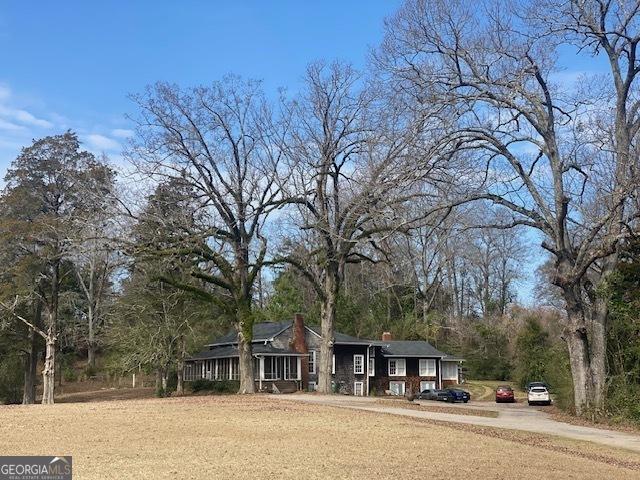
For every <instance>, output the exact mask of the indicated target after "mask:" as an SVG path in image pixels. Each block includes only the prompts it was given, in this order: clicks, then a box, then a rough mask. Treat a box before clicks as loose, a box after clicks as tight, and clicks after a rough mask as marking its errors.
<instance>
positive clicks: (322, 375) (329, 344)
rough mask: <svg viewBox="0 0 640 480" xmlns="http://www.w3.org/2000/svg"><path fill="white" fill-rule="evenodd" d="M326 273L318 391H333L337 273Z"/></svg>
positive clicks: (321, 320) (322, 308) (321, 321)
mask: <svg viewBox="0 0 640 480" xmlns="http://www.w3.org/2000/svg"><path fill="white" fill-rule="evenodd" d="M326 275H327V276H326V279H325V282H324V294H325V298H324V299H323V301H322V307H321V312H320V315H321V318H320V329H321V332H322V339H321V341H320V364H319V366H320V370H319V372H318V392H320V393H332V388H331V379H332V373H331V371H332V369H333V368H332V367H333V342H334V326H335V318H336V300H337V275H332V272H331V271H330V269H328V270H327V274H326Z"/></svg>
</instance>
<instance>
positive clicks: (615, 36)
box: [378, 0, 639, 413]
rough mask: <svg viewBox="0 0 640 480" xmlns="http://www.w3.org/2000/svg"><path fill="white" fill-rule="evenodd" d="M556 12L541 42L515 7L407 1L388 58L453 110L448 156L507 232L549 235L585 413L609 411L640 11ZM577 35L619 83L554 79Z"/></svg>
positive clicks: (385, 62) (407, 82)
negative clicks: (608, 298)
mask: <svg viewBox="0 0 640 480" xmlns="http://www.w3.org/2000/svg"><path fill="white" fill-rule="evenodd" d="M551 3H552V4H554V5H556V6H557V8H556V9H555V13H549V12H551V10H549V5H550V2H546V3H545V9H540V10H539V11H540V12H544V15H545V18H552V19H553V22H552V24H549V23H547V24H546V25H547V26H549V25H551V28H547V31H546V32H545V33H546V34H542V33H541V30H540V27H539V25H538V23H539V22H531V21H530V20H529V19H527V18H526V17H524V16H523V15H521V14H519V13H521V12H518V11H517V9H516V7H515V6H514V5H512V4H510V3H509V2H502V3H500V8H494V7H495V5H494V4H493V3H492V2H481V3H480V4H478V3H476V4H473V5H472V4H468V3H467V2H463V1H452V2H444V1H438V0H433V1H428V0H409V1H407V2H406V4H405V5H404V7H403V8H402V9H401V10H400V12H399V13H398V14H397V15H396V16H395V17H394V18H393V19H392V20H390V21H389V22H388V24H387V30H388V31H387V36H386V40H385V42H384V45H383V48H382V51H381V54H380V55H379V57H378V60H379V61H380V63H381V65H382V66H383V67H384V68H385V69H387V71H389V72H391V74H392V75H393V76H394V77H395V78H396V84H397V86H398V87H399V88H402V89H407V90H411V91H413V92H415V94H416V96H417V95H419V92H421V91H428V92H438V98H440V100H439V101H441V102H443V103H446V104H447V105H449V106H453V107H455V108H456V109H457V116H458V123H457V127H456V128H455V129H453V130H452V131H451V133H450V134H449V135H448V136H446V137H445V139H444V140H443V143H442V148H444V149H446V148H451V149H456V150H458V151H460V150H462V151H468V152H472V153H473V155H475V158H476V161H477V165H478V171H477V173H476V175H475V176H473V177H469V178H466V179H465V180H466V181H468V182H469V183H473V184H475V185H476V187H477V191H478V194H477V197H476V198H478V199H482V200H484V201H488V202H491V203H493V204H496V205H499V206H501V207H505V208H507V209H509V210H510V211H511V212H512V218H511V219H510V220H509V221H507V222H504V223H502V224H501V225H499V227H500V228H508V227H510V226H515V225H525V226H528V227H531V228H533V229H536V230H537V231H539V232H540V233H541V234H542V235H543V236H544V238H545V240H544V242H543V243H542V246H543V248H544V249H546V250H547V251H548V252H550V253H551V254H552V256H553V258H554V272H553V283H554V284H555V285H557V286H558V287H559V288H560V289H561V291H562V296H563V299H564V302H565V309H566V314H567V321H566V328H565V330H564V338H565V339H566V341H567V344H568V347H569V352H570V359H571V369H572V374H573V381H574V393H575V395H574V396H575V405H576V409H577V411H578V412H579V413H581V412H584V411H585V410H587V409H590V408H594V409H598V408H600V407H601V406H602V404H603V393H604V387H605V378H606V375H605V328H606V318H607V312H606V306H605V302H603V301H602V300H601V299H599V298H598V295H597V293H596V291H597V288H598V284H599V283H600V281H601V279H603V278H604V277H606V271H607V270H609V269H610V265H611V263H615V259H614V256H615V255H614V254H615V252H616V249H617V248H618V246H619V245H620V242H621V241H623V240H624V238H625V237H626V236H627V232H628V230H627V226H628V225H629V223H630V222H632V221H633V220H634V218H635V216H636V212H635V211H633V210H630V209H628V208H626V207H627V204H628V202H629V199H630V197H631V195H632V194H634V193H635V190H636V189H637V185H638V177H637V169H636V163H637V158H636V147H635V145H636V137H637V126H638V122H639V119H638V110H639V109H638V103H637V101H636V87H635V84H636V82H635V79H636V76H637V73H638V69H637V65H636V61H635V51H636V44H637V41H638V37H637V33H638V32H637V31H636V30H637V26H636V12H637V10H638V9H637V8H634V7H633V4H635V3H636V2H604V1H603V2H599V1H593V2H591V1H575V2H574V1H570V2H557V3H556V2H551ZM538 20H539V19H536V21H538ZM556 32H560V33H561V34H560V35H556ZM567 35H569V36H571V37H572V38H576V36H577V37H578V38H581V39H582V43H581V46H582V47H588V48H591V49H592V50H591V53H592V54H594V55H599V54H600V53H601V51H602V50H604V52H605V55H606V57H607V58H608V60H609V63H610V65H611V70H612V75H613V86H611V85H610V84H606V83H605V84H604V87H602V88H600V90H598V91H596V90H591V91H590V92H586V93H585V92H583V91H581V90H580V89H572V88H571V87H568V86H567V85H564V84H561V83H560V82H558V81H555V77H554V75H555V74H556V73H557V72H558V68H557V66H556V58H555V57H556V55H555V52H556V48H557V46H558V45H559V44H561V43H566V41H567V40H566V38H567V37H566V36H567ZM582 84H583V85H588V82H587V81H583V82H582ZM600 85H601V86H602V82H600ZM612 107H613V108H612ZM603 274H605V275H604V276H603Z"/></svg>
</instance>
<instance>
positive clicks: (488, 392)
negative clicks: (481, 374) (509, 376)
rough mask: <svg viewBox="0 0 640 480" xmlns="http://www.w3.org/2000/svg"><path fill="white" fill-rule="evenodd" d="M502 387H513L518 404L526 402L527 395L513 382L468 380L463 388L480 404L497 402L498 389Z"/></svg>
mask: <svg viewBox="0 0 640 480" xmlns="http://www.w3.org/2000/svg"><path fill="white" fill-rule="evenodd" d="M500 385H511V388H513V393H514V395H515V397H516V401H517V402H526V401H527V394H526V393H525V392H524V390H521V389H520V388H519V387H518V386H517V385H516V384H515V383H513V382H507V381H505V382H500V381H498V380H467V381H466V382H465V383H464V385H461V388H463V389H464V390H467V391H468V392H469V393H470V394H471V400H477V401H480V402H495V401H496V388H498V386H500Z"/></svg>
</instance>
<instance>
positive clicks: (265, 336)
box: [209, 322, 292, 345]
mask: <svg viewBox="0 0 640 480" xmlns="http://www.w3.org/2000/svg"><path fill="white" fill-rule="evenodd" d="M291 324H292V322H264V323H255V324H254V325H253V341H254V342H264V341H265V340H269V339H271V338H273V337H275V336H276V335H278V334H279V333H280V332H282V331H283V330H286V329H287V328H289V327H290V326H291ZM237 341H238V334H237V333H236V331H235V330H231V331H230V332H229V333H227V334H226V335H223V336H222V337H218V338H215V339H214V340H213V341H212V342H211V343H210V344H209V345H224V344H230V343H236V342H237Z"/></svg>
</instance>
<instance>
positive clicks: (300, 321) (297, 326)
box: [291, 313, 309, 390]
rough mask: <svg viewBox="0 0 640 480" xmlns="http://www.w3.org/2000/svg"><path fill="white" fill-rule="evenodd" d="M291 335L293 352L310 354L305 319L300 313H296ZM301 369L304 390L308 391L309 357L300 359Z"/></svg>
mask: <svg viewBox="0 0 640 480" xmlns="http://www.w3.org/2000/svg"><path fill="white" fill-rule="evenodd" d="M292 330H293V331H292V333H291V350H293V351H294V352H296V353H309V349H308V347H307V340H306V338H305V328H304V317H303V316H302V314H300V313H296V314H295V315H294V317H293V327H292ZM300 368H301V369H302V372H301V375H300V376H301V377H302V389H303V390H306V389H307V387H308V385H309V357H306V356H305V357H302V358H301V359H300Z"/></svg>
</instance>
